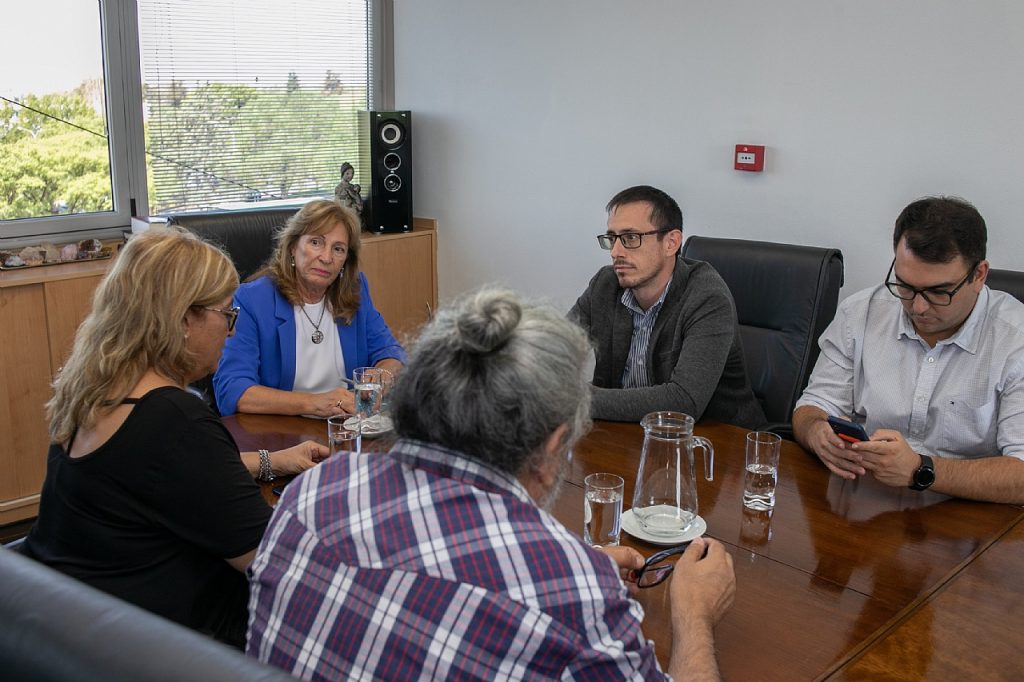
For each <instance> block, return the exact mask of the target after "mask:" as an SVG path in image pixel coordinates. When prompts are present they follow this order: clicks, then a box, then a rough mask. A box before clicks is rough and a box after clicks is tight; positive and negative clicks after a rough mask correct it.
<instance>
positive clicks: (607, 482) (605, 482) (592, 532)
mask: <svg viewBox="0 0 1024 682" xmlns="http://www.w3.org/2000/svg"><path fill="white" fill-rule="evenodd" d="M624 485H625V482H624V481H623V480H622V477H621V476H616V475H615V474H590V475H589V476H587V477H586V478H585V479H583V541H584V542H586V543H587V544H590V545H600V546H602V547H608V546H611V545H617V544H619V534H620V532H621V530H622V491H623V487H624Z"/></svg>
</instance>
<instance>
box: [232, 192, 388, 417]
mask: <svg viewBox="0 0 1024 682" xmlns="http://www.w3.org/2000/svg"><path fill="white" fill-rule="evenodd" d="M360 228H361V224H360V222H359V216H357V215H356V214H355V213H354V212H353V211H352V210H351V209H348V208H345V207H344V206H342V205H341V204H339V203H338V202H336V201H331V200H328V199H315V200H313V201H310V202H309V203H307V204H306V205H305V206H303V207H302V209H301V210H299V212H298V213H296V214H295V215H294V216H292V217H291V218H290V219H289V220H288V223H287V225H285V228H284V229H283V230H282V231H281V232H280V233H279V234H278V235H277V237H276V243H277V245H276V248H275V250H274V253H273V255H271V257H270V259H268V261H267V263H266V265H265V266H264V267H263V269H261V270H260V271H259V272H257V273H256V274H254V275H253V276H252V278H250V281H249V282H247V283H246V284H243V285H242V286H241V288H239V290H238V293H237V294H236V296H235V305H236V306H238V308H239V310H240V312H239V316H238V328H237V330H236V333H235V335H234V336H233V337H232V338H230V339H228V342H227V344H226V345H225V347H224V356H223V357H222V358H221V362H220V367H219V368H218V370H217V374H216V375H215V376H214V378H213V385H214V390H215V392H216V398H217V406H218V408H219V409H220V411H221V414H233V413H235V412H257V413H263V414H301V415H312V416H317V417H329V416H331V415H335V414H341V413H343V412H353V411H354V409H355V400H354V398H353V397H352V392H351V391H349V390H347V389H345V388H344V384H345V383H346V382H347V381H348V380H351V378H352V370H354V369H356V368H357V367H369V366H374V367H383V368H385V369H388V370H390V371H391V372H395V371H397V370H398V369H399V368H401V366H402V362H404V360H405V353H404V351H403V350H402V347H401V346H400V345H399V344H398V342H397V341H396V340H395V337H394V336H392V334H391V331H390V330H389V329H388V326H387V324H386V323H385V322H384V318H383V317H381V314H380V313H379V312H377V309H376V308H374V307H373V301H372V300H370V288H369V286H368V284H367V282H366V277H365V276H364V275H363V274H362V273H361V272H359V231H360Z"/></svg>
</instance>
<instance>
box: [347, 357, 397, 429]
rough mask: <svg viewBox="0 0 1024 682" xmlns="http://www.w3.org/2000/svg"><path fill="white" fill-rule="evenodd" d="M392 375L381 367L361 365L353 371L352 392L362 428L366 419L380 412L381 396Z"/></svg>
mask: <svg viewBox="0 0 1024 682" xmlns="http://www.w3.org/2000/svg"><path fill="white" fill-rule="evenodd" d="M390 377H391V372H389V371H387V370H386V369H381V368H379V367H360V368H358V369H356V370H354V371H353V372H352V394H353V395H354V396H355V399H356V416H357V417H358V418H359V428H360V430H362V427H363V423H364V422H365V421H367V420H368V419H370V418H372V417H374V416H376V415H377V414H379V413H380V403H381V398H382V397H383V396H384V388H385V386H386V385H387V383H388V380H389V379H390Z"/></svg>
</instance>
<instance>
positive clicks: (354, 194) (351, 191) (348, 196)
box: [334, 161, 363, 214]
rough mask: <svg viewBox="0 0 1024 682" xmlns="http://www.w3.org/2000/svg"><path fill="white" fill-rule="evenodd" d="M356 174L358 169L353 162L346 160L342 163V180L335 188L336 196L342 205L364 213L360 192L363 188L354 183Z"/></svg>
mask: <svg viewBox="0 0 1024 682" xmlns="http://www.w3.org/2000/svg"><path fill="white" fill-rule="evenodd" d="M355 174H356V169H355V168H353V167H352V164H351V163H349V162H348V161H346V162H345V163H343V164H341V182H340V183H338V186H337V187H335V188H334V197H335V198H336V199H337V200H338V203H340V204H341V205H342V206H347V207H348V208H351V209H352V210H353V211H355V212H356V213H359V214H362V212H363V197H362V196H361V195H360V194H359V192H360V190H361V189H362V188H361V187H360V186H359V185H354V184H352V178H353V176H355Z"/></svg>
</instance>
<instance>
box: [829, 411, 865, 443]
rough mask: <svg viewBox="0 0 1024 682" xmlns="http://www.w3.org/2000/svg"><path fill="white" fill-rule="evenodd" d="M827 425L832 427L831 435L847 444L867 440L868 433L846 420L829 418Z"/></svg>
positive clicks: (858, 425)
mask: <svg viewBox="0 0 1024 682" xmlns="http://www.w3.org/2000/svg"><path fill="white" fill-rule="evenodd" d="M828 425H829V426H831V427H832V432H833V433H835V434H836V435H837V436H839V437H840V438H842V439H843V440H845V441H846V442H847V443H856V442H857V441H862V440H869V439H868V432H867V431H865V430H864V427H863V426H861V425H860V424H856V423H854V422H852V421H850V420H848V419H840V418H839V417H829V418H828Z"/></svg>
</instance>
